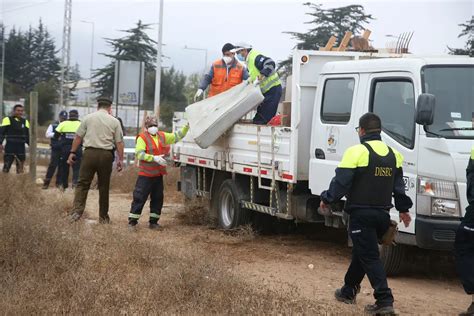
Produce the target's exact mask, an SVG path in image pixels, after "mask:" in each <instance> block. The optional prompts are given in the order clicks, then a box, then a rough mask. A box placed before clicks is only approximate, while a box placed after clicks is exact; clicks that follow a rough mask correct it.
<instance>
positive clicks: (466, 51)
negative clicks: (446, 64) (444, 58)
mask: <svg viewBox="0 0 474 316" xmlns="http://www.w3.org/2000/svg"><path fill="white" fill-rule="evenodd" d="M459 26H461V27H463V30H462V31H461V33H460V34H459V35H458V38H460V37H464V36H467V42H466V46H464V48H450V47H448V49H449V50H450V54H453V55H469V56H471V57H474V16H472V17H471V20H470V21H466V23H461V24H459Z"/></svg>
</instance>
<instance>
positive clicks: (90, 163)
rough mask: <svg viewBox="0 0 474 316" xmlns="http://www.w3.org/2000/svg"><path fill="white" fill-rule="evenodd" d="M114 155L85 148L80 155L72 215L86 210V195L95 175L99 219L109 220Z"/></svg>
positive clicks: (102, 150)
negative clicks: (97, 190) (80, 160)
mask: <svg viewBox="0 0 474 316" xmlns="http://www.w3.org/2000/svg"><path fill="white" fill-rule="evenodd" d="M113 162H114V154H113V152H112V151H111V150H105V149H96V148H87V149H85V150H84V153H83V155H82V162H81V169H80V171H79V181H78V182H77V187H76V190H75V191H74V207H73V209H72V211H73V213H77V214H79V215H82V214H83V213H84V209H85V208H86V201H87V194H88V192H89V188H90V186H91V182H92V179H93V178H94V175H95V174H96V173H97V179H98V182H99V183H98V184H99V217H100V219H102V220H108V219H109V215H108V214H109V187H110V175H111V174H112V163H113Z"/></svg>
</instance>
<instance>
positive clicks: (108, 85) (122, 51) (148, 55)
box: [94, 20, 157, 97]
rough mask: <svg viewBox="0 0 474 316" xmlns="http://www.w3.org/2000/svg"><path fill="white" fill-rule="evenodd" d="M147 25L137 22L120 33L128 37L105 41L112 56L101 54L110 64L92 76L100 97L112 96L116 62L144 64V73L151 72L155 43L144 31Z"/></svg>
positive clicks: (154, 55)
mask: <svg viewBox="0 0 474 316" xmlns="http://www.w3.org/2000/svg"><path fill="white" fill-rule="evenodd" d="M148 29H150V25H149V24H143V23H142V21H140V20H139V21H138V22H137V25H136V27H134V28H131V29H129V30H123V31H122V32H124V33H127V34H128V35H127V36H125V37H122V38H117V39H106V41H107V43H108V44H109V45H110V46H112V54H102V55H104V56H107V57H109V58H110V59H111V62H110V63H109V64H108V65H106V66H105V67H103V68H100V69H97V71H96V72H95V74H94V78H96V83H95V86H96V90H97V92H99V93H100V94H101V95H105V96H109V97H110V96H112V93H113V89H114V71H115V62H116V61H117V60H133V61H141V62H144V63H145V71H147V72H148V71H153V70H154V69H155V67H154V64H155V60H156V54H157V52H156V48H155V45H156V42H155V41H154V40H152V39H151V38H150V37H149V36H148V34H146V30H148Z"/></svg>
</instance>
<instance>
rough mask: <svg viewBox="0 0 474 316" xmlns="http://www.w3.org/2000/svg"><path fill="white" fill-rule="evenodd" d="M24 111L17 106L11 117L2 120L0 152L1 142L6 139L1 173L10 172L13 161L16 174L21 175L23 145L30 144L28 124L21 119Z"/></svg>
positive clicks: (0, 148) (21, 107) (1, 148)
mask: <svg viewBox="0 0 474 316" xmlns="http://www.w3.org/2000/svg"><path fill="white" fill-rule="evenodd" d="M24 113H25V109H24V107H23V105H21V104H17V105H15V106H14V107H13V115H11V116H7V117H5V118H3V120H2V125H0V152H2V151H3V149H4V148H3V140H5V139H6V144H5V155H4V156H3V172H5V173H8V172H10V168H11V166H12V164H13V161H15V163H16V173H23V166H24V164H25V160H26V150H25V144H29V142H30V136H29V135H30V134H29V133H30V132H29V129H30V122H28V120H27V119H25V118H23V114H24Z"/></svg>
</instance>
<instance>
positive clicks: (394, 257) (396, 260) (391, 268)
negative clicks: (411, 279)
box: [379, 245, 406, 276]
mask: <svg viewBox="0 0 474 316" xmlns="http://www.w3.org/2000/svg"><path fill="white" fill-rule="evenodd" d="M379 251H380V259H381V260H382V263H383V266H384V268H385V272H386V273H387V276H393V275H396V274H398V273H400V271H401V269H402V263H403V260H404V259H405V252H406V247H405V246H404V245H397V246H386V245H381V246H379Z"/></svg>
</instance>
